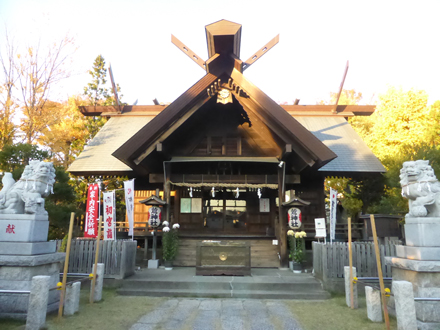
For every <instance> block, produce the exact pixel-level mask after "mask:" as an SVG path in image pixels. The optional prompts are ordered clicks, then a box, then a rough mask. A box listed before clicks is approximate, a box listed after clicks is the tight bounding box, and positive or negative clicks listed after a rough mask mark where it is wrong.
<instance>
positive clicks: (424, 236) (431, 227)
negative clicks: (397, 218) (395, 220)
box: [405, 217, 440, 246]
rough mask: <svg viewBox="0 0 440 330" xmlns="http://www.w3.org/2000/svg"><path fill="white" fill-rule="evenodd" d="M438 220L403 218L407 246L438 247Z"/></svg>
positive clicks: (439, 233)
mask: <svg viewBox="0 0 440 330" xmlns="http://www.w3.org/2000/svg"><path fill="white" fill-rule="evenodd" d="M439 237H440V218H411V217H406V218H405V239H406V245H408V246H440V242H439Z"/></svg>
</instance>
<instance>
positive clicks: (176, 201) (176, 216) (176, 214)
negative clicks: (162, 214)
mask: <svg viewBox="0 0 440 330" xmlns="http://www.w3.org/2000/svg"><path fill="white" fill-rule="evenodd" d="M175 191H176V194H175V195H174V222H175V223H180V188H179V187H177V189H176V190H175Z"/></svg>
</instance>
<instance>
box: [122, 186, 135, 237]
mask: <svg viewBox="0 0 440 330" xmlns="http://www.w3.org/2000/svg"><path fill="white" fill-rule="evenodd" d="M124 191H125V206H126V209H127V218H128V226H129V229H128V235H130V236H131V237H132V238H133V226H134V179H132V180H129V181H124Z"/></svg>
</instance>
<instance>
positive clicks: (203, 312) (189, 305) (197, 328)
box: [130, 298, 301, 330]
mask: <svg viewBox="0 0 440 330" xmlns="http://www.w3.org/2000/svg"><path fill="white" fill-rule="evenodd" d="M152 329H155V330H157V329H166V330H168V329H169V330H179V329H182V330H210V329H213V330H214V329H215V330H287V329H289V330H301V327H300V326H299V324H298V322H297V321H296V320H295V319H294V318H293V316H292V314H291V313H290V311H289V309H288V308H287V307H286V306H285V305H284V303H283V301H282V300H276V301H273V300H256V299H204V298H199V299H186V298H179V299H169V300H167V301H166V302H165V303H163V304H162V305H160V306H157V307H156V309H155V310H153V311H152V312H150V313H148V314H146V315H144V316H143V317H141V318H140V319H139V320H138V321H137V323H135V324H134V325H133V326H132V327H131V328H130V330H152Z"/></svg>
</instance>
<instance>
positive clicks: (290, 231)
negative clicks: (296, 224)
mask: <svg viewBox="0 0 440 330" xmlns="http://www.w3.org/2000/svg"><path fill="white" fill-rule="evenodd" d="M287 236H295V233H294V232H293V230H292V229H290V230H288V231H287Z"/></svg>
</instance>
